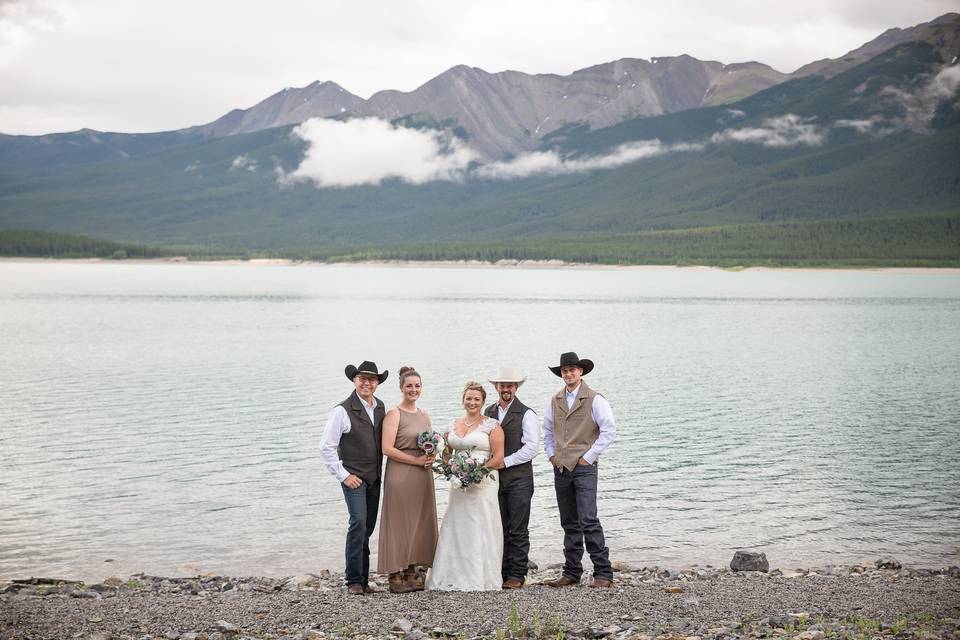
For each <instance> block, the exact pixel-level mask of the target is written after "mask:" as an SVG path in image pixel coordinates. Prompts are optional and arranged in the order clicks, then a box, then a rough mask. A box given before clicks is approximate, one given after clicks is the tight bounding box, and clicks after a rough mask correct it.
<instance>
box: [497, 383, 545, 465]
mask: <svg viewBox="0 0 960 640" xmlns="http://www.w3.org/2000/svg"><path fill="white" fill-rule="evenodd" d="M514 400H516V398H514V399H513V400H511V401H510V404H508V405H507V408H506V409H504V408H503V405H501V404H500V403H499V402H498V403H497V421H498V422H500V423H501V424H503V419H504V418H505V417H506V415H507V412H508V411H509V410H510V407H511V405H513V402H514ZM520 424H521V425H522V429H523V433H522V435H521V436H520V442H521V443H522V444H521V446H520V448H519V449H517V450H516V451H514V452H513V453H511V454H510V455H508V456H507V457H505V458H504V459H503V466H505V467H515V466H517V465H518V464H523V463H525V462H530V461H531V460H533V459H534V458H535V457H537V453H538V452H539V451H540V421H539V420H537V414H536V413H535V412H534V411H533V409H530V408H527V410H526V411H525V412H524V413H523V418H522V419H521V423H520Z"/></svg>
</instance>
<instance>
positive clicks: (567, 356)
mask: <svg viewBox="0 0 960 640" xmlns="http://www.w3.org/2000/svg"><path fill="white" fill-rule="evenodd" d="M564 367H580V368H581V369H583V374H582V375H587V374H588V373H590V372H591V371H593V360H587V359H586V358H582V359H581V358H580V357H579V356H577V354H576V353H575V352H573V351H568V352H566V353H564V354H563V355H561V356H560V364H559V365H558V366H556V367H547V368H548V369H550V371H553V374H554V375H555V376H557V377H561V376H560V369H562V368H564Z"/></svg>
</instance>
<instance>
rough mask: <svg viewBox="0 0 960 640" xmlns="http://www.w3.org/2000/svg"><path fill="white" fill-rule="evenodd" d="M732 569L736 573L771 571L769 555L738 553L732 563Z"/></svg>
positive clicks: (748, 552)
mask: <svg viewBox="0 0 960 640" xmlns="http://www.w3.org/2000/svg"><path fill="white" fill-rule="evenodd" d="M730 568H731V569H732V570H734V571H763V572H764V573H766V572H767V571H769V570H770V563H769V562H767V554H765V553H757V552H755V551H737V552H736V553H735V554H733V560H731V561H730Z"/></svg>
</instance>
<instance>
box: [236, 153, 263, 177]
mask: <svg viewBox="0 0 960 640" xmlns="http://www.w3.org/2000/svg"><path fill="white" fill-rule="evenodd" d="M234 169H238V170H244V169H246V170H247V171H249V172H251V173H256V172H257V161H256V160H254V159H253V158H251V157H250V156H248V155H242V156H237V157H236V158H234V159H233V162H232V163H230V170H231V171H233V170H234Z"/></svg>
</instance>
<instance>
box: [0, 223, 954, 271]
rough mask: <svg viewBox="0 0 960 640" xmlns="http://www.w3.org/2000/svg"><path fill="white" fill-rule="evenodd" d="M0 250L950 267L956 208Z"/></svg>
mask: <svg viewBox="0 0 960 640" xmlns="http://www.w3.org/2000/svg"><path fill="white" fill-rule="evenodd" d="M0 255H4V256H35V257H58V258H69V257H101V258H127V257H129V258H154V257H167V256H172V255H185V256H187V257H189V258H193V259H204V260H215V259H220V258H243V259H250V258H289V259H294V260H309V261H316V262H360V261H366V260H422V261H436V260H479V261H483V262H496V261H498V260H562V261H564V262H584V263H599V264H664V265H711V266H720V267H735V266H858V267H870V266H876V267H884V266H886V267H890V266H904V267H960V211H952V212H948V213H943V214H937V215H926V216H900V217H895V218H874V219H857V220H822V221H814V222H778V223H765V224H743V225H727V226H720V227H707V228H695V229H679V230H667V231H645V232H636V233H629V234H610V235H592V236H576V237H572V236H561V237H556V238H537V237H533V238H523V239H518V240H492V241H484V242H430V243H427V242H424V243H417V244H395V245H373V246H352V247H347V246H342V245H339V246H324V247H311V248H303V249H274V250H267V251H260V250H246V249H237V250H231V249H229V248H225V247H216V248H213V247H192V248H183V247H174V248H170V247H148V246H141V245H129V244H119V243H115V242H108V241H104V240H96V239H92V238H87V237H83V236H74V235H68V234H60V233H47V232H43V231H3V230H0Z"/></svg>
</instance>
